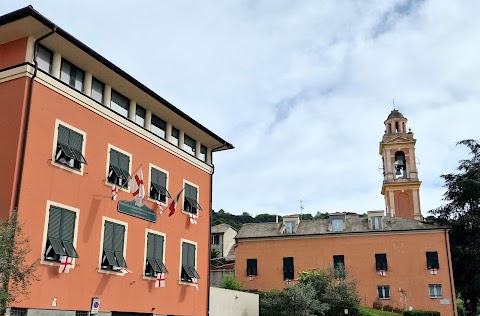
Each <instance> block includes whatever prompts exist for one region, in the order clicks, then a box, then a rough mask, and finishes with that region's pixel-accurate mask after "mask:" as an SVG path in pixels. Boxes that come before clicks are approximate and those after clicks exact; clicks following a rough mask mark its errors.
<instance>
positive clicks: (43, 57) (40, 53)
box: [37, 45, 53, 74]
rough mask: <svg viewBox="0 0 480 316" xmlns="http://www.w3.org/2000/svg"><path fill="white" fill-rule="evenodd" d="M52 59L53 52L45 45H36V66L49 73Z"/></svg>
mask: <svg viewBox="0 0 480 316" xmlns="http://www.w3.org/2000/svg"><path fill="white" fill-rule="evenodd" d="M52 59H53V53H52V51H51V50H49V49H48V48H46V47H45V46H42V45H38V48H37V64H38V68H39V69H41V70H43V71H45V72H48V73H49V74H51V73H52Z"/></svg>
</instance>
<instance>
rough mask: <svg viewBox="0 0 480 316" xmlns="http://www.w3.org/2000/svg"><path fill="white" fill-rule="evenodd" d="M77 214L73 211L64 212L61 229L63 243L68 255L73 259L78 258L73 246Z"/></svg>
mask: <svg viewBox="0 0 480 316" xmlns="http://www.w3.org/2000/svg"><path fill="white" fill-rule="evenodd" d="M76 218H77V214H76V213H75V212H73V211H69V210H62V228H61V234H62V236H61V241H62V243H63V246H64V247H65V250H66V251H67V255H68V256H69V257H72V258H78V254H77V251H76V250H75V247H74V246H73V236H74V234H75V219H76Z"/></svg>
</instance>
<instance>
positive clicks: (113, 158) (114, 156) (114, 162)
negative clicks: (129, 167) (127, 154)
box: [110, 149, 120, 168]
mask: <svg viewBox="0 0 480 316" xmlns="http://www.w3.org/2000/svg"><path fill="white" fill-rule="evenodd" d="M119 156H120V153H119V152H118V151H116V150H115V149H110V165H111V166H114V167H117V168H118V167H119V163H118V157H119Z"/></svg>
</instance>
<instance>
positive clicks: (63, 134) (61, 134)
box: [58, 125, 70, 145]
mask: <svg viewBox="0 0 480 316" xmlns="http://www.w3.org/2000/svg"><path fill="white" fill-rule="evenodd" d="M69 134H70V130H69V129H68V128H66V127H65V126H63V125H58V142H59V143H62V144H65V145H68V139H69Z"/></svg>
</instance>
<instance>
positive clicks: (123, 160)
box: [118, 153, 130, 172]
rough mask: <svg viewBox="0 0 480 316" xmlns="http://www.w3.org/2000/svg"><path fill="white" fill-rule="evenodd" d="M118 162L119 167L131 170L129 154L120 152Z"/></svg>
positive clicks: (123, 169)
mask: <svg viewBox="0 0 480 316" xmlns="http://www.w3.org/2000/svg"><path fill="white" fill-rule="evenodd" d="M118 164H119V166H118V167H119V168H120V169H122V171H127V172H128V171H129V169H130V168H129V165H130V157H128V156H127V155H124V154H121V153H119V155H118Z"/></svg>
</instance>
